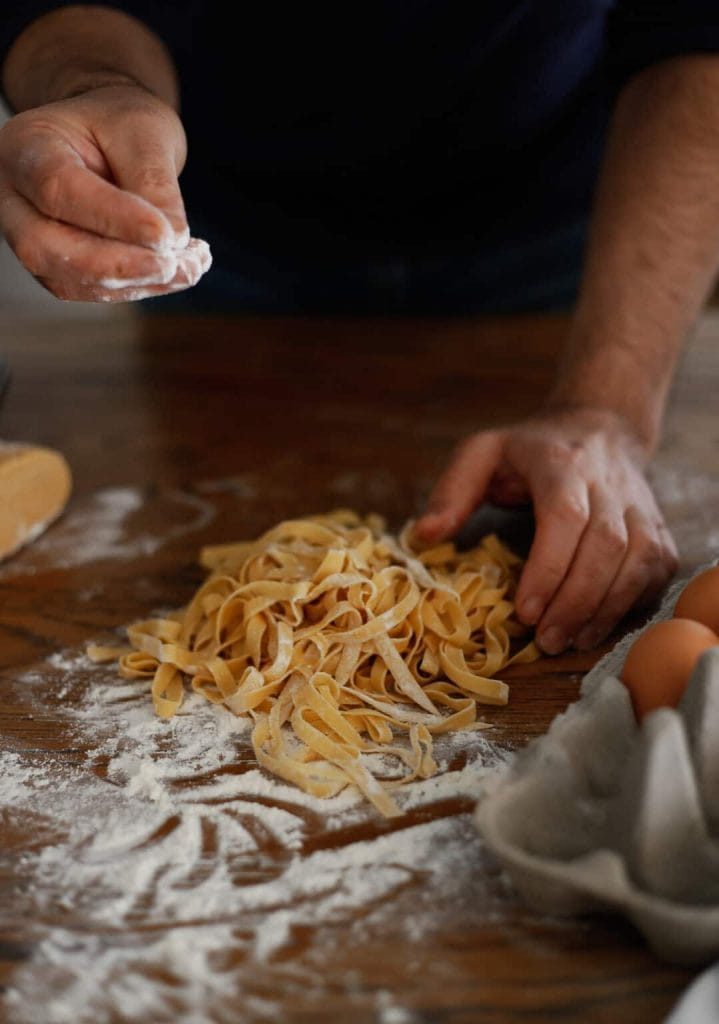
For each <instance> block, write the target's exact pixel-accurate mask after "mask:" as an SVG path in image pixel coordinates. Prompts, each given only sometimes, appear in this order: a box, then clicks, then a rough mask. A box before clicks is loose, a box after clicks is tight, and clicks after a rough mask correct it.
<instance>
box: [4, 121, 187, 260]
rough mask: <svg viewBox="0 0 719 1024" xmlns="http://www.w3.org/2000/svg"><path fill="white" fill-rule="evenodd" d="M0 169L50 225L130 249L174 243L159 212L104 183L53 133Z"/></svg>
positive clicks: (39, 138) (36, 140)
mask: <svg viewBox="0 0 719 1024" xmlns="http://www.w3.org/2000/svg"><path fill="white" fill-rule="evenodd" d="M2 165H3V172H4V175H5V178H6V180H7V181H9V182H10V184H11V185H12V186H13V187H14V189H15V190H16V191H17V192H19V193H20V195H22V196H23V197H24V198H25V199H27V200H28V201H29V202H30V203H31V204H32V205H33V206H34V207H35V209H36V210H37V211H38V212H39V213H42V214H44V215H45V216H46V217H49V218H51V219H52V220H56V221H62V222H63V223H65V224H70V225H73V226H74V227H77V228H83V229H84V230H86V231H90V232H92V233H93V234H95V235H97V236H99V237H100V238H113V239H116V240H118V241H122V242H128V243H130V244H131V245H142V246H147V247H149V248H152V249H158V250H167V249H170V248H172V246H173V245H174V244H175V232H174V230H173V227H172V225H171V224H170V222H169V220H168V218H167V217H166V216H165V214H164V213H162V211H161V210H160V209H158V208H157V207H156V206H153V205H152V203H150V202H148V200H147V199H145V198H143V197H142V196H140V195H134V194H133V193H132V192H128V191H126V190H125V189H122V188H118V187H117V186H116V185H114V184H112V183H111V182H109V181H106V180H105V179H104V178H103V177H101V175H100V174H97V173H96V172H95V171H94V170H91V169H90V168H88V167H87V165H86V164H85V163H84V162H83V160H82V159H81V157H80V156H79V155H78V153H77V151H76V150H75V149H74V148H73V147H72V146H71V145H69V144H68V143H67V142H65V141H64V140H63V139H62V138H60V137H59V136H58V135H56V134H54V133H50V132H47V133H45V134H44V135H41V136H35V137H34V138H32V139H31V141H30V142H29V144H28V146H27V147H26V149H25V151H24V154H23V158H22V159H20V160H13V161H10V160H8V159H7V158H6V159H5V160H3V161H2Z"/></svg>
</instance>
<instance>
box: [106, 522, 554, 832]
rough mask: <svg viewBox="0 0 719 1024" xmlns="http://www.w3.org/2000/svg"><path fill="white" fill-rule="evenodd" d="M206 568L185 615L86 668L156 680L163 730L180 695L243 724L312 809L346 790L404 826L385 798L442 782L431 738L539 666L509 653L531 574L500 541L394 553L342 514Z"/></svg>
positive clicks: (281, 531)
mask: <svg viewBox="0 0 719 1024" xmlns="http://www.w3.org/2000/svg"><path fill="white" fill-rule="evenodd" d="M200 560H201V562H202V564H203V565H204V566H205V567H206V568H208V569H210V570H211V575H210V576H209V577H208V579H207V580H206V581H205V583H204V584H203V585H202V586H201V587H200V589H199V590H198V591H197V593H196V594H195V596H194V598H193V599H192V601H191V602H190V604H189V605H188V607H187V608H186V609H184V611H181V612H178V613H174V614H172V615H168V616H167V617H165V618H155V619H149V620H147V621H145V622H139V623H135V624H134V625H132V626H130V627H129V628H128V631H127V632H128V639H129V642H130V649H129V650H128V649H127V648H125V649H123V650H122V651H121V650H119V649H118V648H115V647H112V648H102V647H90V648H89V649H88V653H89V655H90V657H92V658H93V659H94V660H96V661H108V660H113V659H115V658H118V657H119V660H120V673H121V675H122V676H123V677H125V678H129V679H140V678H147V679H151V680H152V683H151V692H152V700H153V702H154V705H155V709H156V711H157V713H158V714H159V715H160V716H161V717H163V718H170V717H171V716H172V715H174V714H175V713H176V712H177V710H178V709H179V707H180V705H181V704H182V700H183V697H184V694H185V681H186V680H189V681H190V682H191V684H192V687H193V689H194V690H195V691H196V692H198V693H200V694H202V695H203V696H204V697H205V698H206V699H208V700H210V701H212V702H213V703H216V704H224V705H225V706H226V707H227V708H228V709H229V710H230V711H231V712H233V713H234V714H236V715H249V716H250V717H251V718H252V719H253V723H254V724H253V730H252V744H253V747H254V750H255V754H256V756H257V760H258V762H259V763H260V764H261V765H263V766H264V767H265V768H266V769H267V770H268V771H270V772H273V773H274V774H275V775H278V776H280V777H281V778H283V779H286V780H287V781H289V782H292V783H294V784H295V785H298V786H300V787H301V788H302V789H304V790H305V791H306V792H308V793H311V794H313V795H315V796H320V797H329V796H332V795H335V794H336V793H339V792H340V791H341V790H342V789H343V788H344V787H346V786H347V785H350V784H352V785H355V786H357V787H358V788H359V789H360V790H361V791H362V793H363V794H364V795H365V796H366V797H367V799H368V800H370V801H371V802H372V803H373V804H374V806H375V807H376V808H377V809H378V810H379V811H380V813H382V814H384V815H387V816H392V815H395V814H398V813H399V807H398V805H397V802H396V800H395V799H394V797H393V796H392V794H391V791H392V790H394V789H396V788H397V786H399V785H402V784H403V783H405V782H407V781H409V780H411V779H415V778H427V777H429V776H430V775H432V774H433V773H434V772H435V771H436V768H437V766H436V764H435V761H434V759H433V757H432V736H435V735H438V734H440V733H443V732H447V731H449V730H453V729H462V728H467V727H475V728H482V727H485V726H486V723H482V722H480V723H478V722H477V704H478V702H479V703H486V704H494V705H501V704H506V703H507V700H508V694H509V688H508V686H507V684H506V683H504V682H502V681H501V680H499V679H497V678H495V676H496V674H497V673H498V672H499V671H501V669H502V668H504V667H505V666H506V665H508V664H510V662H518V661H522V662H527V661H531V660H533V659H535V658H537V657H538V656H539V652H538V651H537V649H536V648H535V646H534V644H532V643H529V644H527V645H525V646H523V647H521V648H520V649H519V650H516V644H515V645H514V646H513V644H512V641H513V640H517V639H519V638H521V637H522V636H523V635H524V633H525V630H524V628H523V627H522V626H521V624H520V623H519V622H518V620H517V619H516V616H515V614H514V605H513V603H512V599H513V596H514V592H515V590H516V584H517V579H518V575H519V570H520V568H521V561H520V559H519V558H517V556H516V555H514V554H513V553H512V552H511V551H509V549H508V548H506V547H505V546H504V545H503V544H502V543H501V542H500V541H499V540H498V538H497V537H495V536H493V535H490V536H487V537H485V538H484V539H483V540H482V541H481V543H480V544H479V545H478V546H477V547H476V548H473V549H472V550H469V551H458V550H457V549H456V548H455V546H454V545H453V544H441V545H439V546H437V547H435V548H431V549H429V550H426V551H420V552H416V551H413V550H412V547H411V544H410V543H409V532H408V531H405V533H404V534H403V535H402V536H401V537H400V538H399V539H397V538H394V537H391V536H390V535H388V534H387V533H386V532H385V530H384V524H383V522H382V520H380V519H379V518H378V517H377V516H368V517H367V518H365V519H362V518H360V517H359V516H358V515H356V514H355V513H354V512H350V511H344V510H342V511H338V512H333V513H331V514H329V515H326V516H314V517H310V518H307V519H296V520H288V521H286V522H283V523H280V524H279V525H278V526H276V527H274V528H273V529H271V530H269V531H268V532H267V533H265V534H264V535H263V536H262V537H260V538H259V539H258V540H256V541H253V542H242V543H239V544H226V545H220V546H217V547H212V548H205V549H203V551H202V553H201V557H200ZM403 734H404V736H405V737H406V742H405V743H397V738H398V737H401V736H402V735H403ZM378 753H380V754H385V755H387V756H388V757H389V758H391V759H392V761H393V763H395V764H397V765H398V766H399V767H401V768H404V769H406V771H404V773H403V774H402V775H400V776H399V777H390V778H380V777H378V776H377V775H375V774H373V773H372V771H370V768H369V767H368V764H369V763H370V762H366V755H368V754H369V755H371V754H378Z"/></svg>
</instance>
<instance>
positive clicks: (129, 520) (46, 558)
mask: <svg viewBox="0 0 719 1024" xmlns="http://www.w3.org/2000/svg"><path fill="white" fill-rule="evenodd" d="M157 502H158V504H159V503H160V502H161V503H162V520H163V522H162V529H161V530H158V532H157V533H152V532H150V531H148V530H147V529H142V530H140V531H137V530H135V529H134V528H133V526H134V524H133V517H134V515H135V513H136V512H138V511H139V510H140V509H141V508H143V506H144V505H146V504H147V500H146V497H145V496H144V495H143V493H142V491H140V490H138V489H137V488H134V487H108V488H105V489H104V490H99V491H96V492H95V493H94V494H92V495H91V496H90V497H87V498H81V499H79V500H78V501H77V502H73V503H71V505H70V507H69V508H68V509H67V511H66V512H65V513H64V515H63V516H62V517H61V518H60V519H58V521H57V522H56V523H54V524H53V525H52V526H51V527H50V528H49V529H48V531H47V532H46V533H45V534H44V535H43V536H42V537H40V538H39V539H38V540H37V541H36V542H35V543H34V544H33V545H32V546H31V547H27V548H25V549H24V550H22V551H21V552H19V554H17V555H16V556H15V557H14V558H12V559H10V560H8V561H7V562H5V563H3V564H2V565H1V566H0V577H6V576H19V575H22V574H23V573H34V572H38V571H39V570H45V569H66V568H71V567H73V566H78V565H85V564H87V563H89V562H99V561H105V560H113V561H114V560H118V559H128V560H129V559H133V558H140V557H147V556H149V555H152V554H154V553H155V552H156V551H158V550H159V549H160V548H161V547H163V546H164V545H165V544H168V543H169V542H170V541H172V540H174V539H176V538H177V537H181V536H183V535H184V534H186V533H190V532H192V531H196V530H201V529H202V528H203V527H205V526H206V525H207V524H208V523H209V522H211V520H212V519H213V517H214V515H215V509H214V506H213V505H212V503H211V502H209V501H206V500H204V499H202V498H200V497H198V496H197V495H195V494H190V493H187V492H186V491H180V490H172V491H167V492H166V493H164V494H161V495H159V496H158V498H157ZM175 520H177V521H175Z"/></svg>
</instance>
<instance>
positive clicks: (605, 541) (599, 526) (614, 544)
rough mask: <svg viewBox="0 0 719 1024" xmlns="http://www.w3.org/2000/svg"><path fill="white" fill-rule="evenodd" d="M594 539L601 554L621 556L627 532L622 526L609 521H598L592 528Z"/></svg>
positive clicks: (625, 543)
mask: <svg viewBox="0 0 719 1024" xmlns="http://www.w3.org/2000/svg"><path fill="white" fill-rule="evenodd" d="M593 534H594V539H595V541H596V543H597V545H598V546H599V547H600V548H601V550H602V551H603V552H605V553H606V554H610V555H619V554H621V553H622V552H623V551H624V550H625V548H626V546H627V531H626V529H625V528H624V527H623V525H621V524H619V523H616V522H612V520H610V519H600V520H599V521H598V522H597V523H595V525H594V527H593Z"/></svg>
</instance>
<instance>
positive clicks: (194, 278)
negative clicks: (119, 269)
mask: <svg viewBox="0 0 719 1024" xmlns="http://www.w3.org/2000/svg"><path fill="white" fill-rule="evenodd" d="M173 257H174V258H175V259H176V261H177V269H176V271H175V274H174V276H173V277H172V278H171V279H170V280H169V281H167V282H166V283H165V284H153V283H151V282H150V283H147V281H143V280H137V281H132V280H126V279H125V280H123V279H121V278H117V279H115V280H109V279H105V280H103V281H102V282H101V283H100V284H95V283H92V282H90V283H86V284H81V285H77V284H74V285H73V287H72V289H71V291H70V290H68V286H67V282H66V281H63V280H60V281H54V280H51V279H43V278H38V280H39V281H40V283H41V284H42V285H43V286H44V287H45V288H47V290H48V291H50V292H52V294H53V295H55V297H56V298H59V299H74V300H76V301H80V302H111V303H117V302H138V301H140V300H142V299H151V298H157V297H158V296H160V295H170V294H174V293H175V292H180V291H185V289H187V288H192V287H193V285H196V284H197V282H198V281H199V279H200V278H201V277H202V275H203V274H204V273H206V271H207V270H209V268H210V266H211V265H212V256H211V254H210V247H209V246H208V244H207V242H205V241H203V240H202V239H199V238H191V239H190V241H189V243H188V244H187V246H186V248H185V249H183V250H178V251H177V252H176V253H173V254H171V255H170V258H173Z"/></svg>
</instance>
